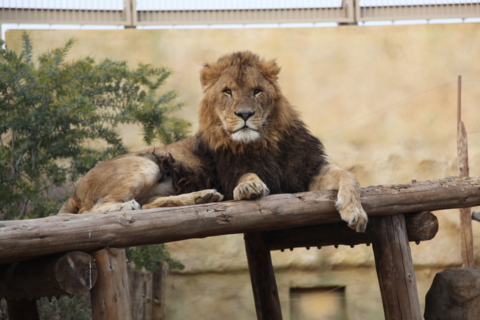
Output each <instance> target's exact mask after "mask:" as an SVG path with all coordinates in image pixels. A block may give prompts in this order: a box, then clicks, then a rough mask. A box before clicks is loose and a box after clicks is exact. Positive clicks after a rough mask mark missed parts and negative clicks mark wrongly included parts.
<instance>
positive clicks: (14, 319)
mask: <svg viewBox="0 0 480 320" xmlns="http://www.w3.org/2000/svg"><path fill="white" fill-rule="evenodd" d="M7 312H8V319H9V320H40V317H39V315H38V307H37V301H36V300H27V299H20V300H7Z"/></svg>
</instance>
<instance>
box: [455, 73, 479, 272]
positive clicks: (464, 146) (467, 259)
mask: <svg viewBox="0 0 480 320" xmlns="http://www.w3.org/2000/svg"><path fill="white" fill-rule="evenodd" d="M457 157H458V175H459V176H460V177H463V178H466V177H468V176H469V175H470V173H469V171H470V170H469V167H468V140H467V130H466V129H465V125H464V124H463V121H462V76H458V102H457ZM460 235H461V252H462V267H463V268H474V267H475V262H474V258H473V231H472V208H461V209H460Z"/></svg>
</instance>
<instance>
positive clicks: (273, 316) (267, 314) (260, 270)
mask: <svg viewBox="0 0 480 320" xmlns="http://www.w3.org/2000/svg"><path fill="white" fill-rule="evenodd" d="M244 238H245V249H246V251H247V259H248V269H249V270H250V279H251V281H252V289H253V297H254V299H255V310H256V311H257V319H258V320H282V310H281V307H280V299H279V298H278V289H277V283H276V281H275V273H274V271H273V265H272V258H271V255H270V247H269V245H268V239H267V234H266V232H250V233H245V236H244Z"/></svg>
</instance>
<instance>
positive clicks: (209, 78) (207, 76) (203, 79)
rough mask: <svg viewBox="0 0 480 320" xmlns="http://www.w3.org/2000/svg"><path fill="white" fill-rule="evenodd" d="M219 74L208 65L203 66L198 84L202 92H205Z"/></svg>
mask: <svg viewBox="0 0 480 320" xmlns="http://www.w3.org/2000/svg"><path fill="white" fill-rule="evenodd" d="M218 77H219V74H218V72H217V70H215V69H214V68H213V67H211V66H210V65H209V64H204V65H203V69H202V70H201V71H200V83H201V84H202V88H203V90H206V89H207V88H208V87H209V86H211V85H212V84H213V83H215V81H217V80H218Z"/></svg>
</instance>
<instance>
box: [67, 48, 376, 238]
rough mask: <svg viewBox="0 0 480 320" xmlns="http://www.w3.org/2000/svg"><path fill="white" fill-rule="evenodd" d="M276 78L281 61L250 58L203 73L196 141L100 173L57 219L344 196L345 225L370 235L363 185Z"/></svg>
mask: <svg viewBox="0 0 480 320" xmlns="http://www.w3.org/2000/svg"><path fill="white" fill-rule="evenodd" d="M279 72H280V68H279V67H278V66H277V64H276V63H275V61H273V60H272V61H265V60H263V59H260V58H259V57H258V56H257V55H255V54H253V53H251V52H248V51H247V52H238V53H234V54H229V55H226V56H223V57H221V58H220V59H218V61H217V62H215V63H212V64H206V65H205V66H204V68H203V69H202V71H201V74H200V81H201V84H202V87H203V91H204V98H203V99H202V101H201V105H200V111H199V125H200V128H199V132H198V133H197V134H196V135H195V136H194V137H191V138H188V139H185V140H181V141H179V142H176V143H173V144H171V145H168V146H165V147H161V148H156V149H155V151H154V150H153V149H149V150H144V151H143V152H142V153H131V154H128V155H125V156H121V157H117V158H115V159H113V160H110V161H107V162H104V163H102V164H100V165H98V166H97V167H95V168H93V169H92V170H91V171H90V172H88V173H87V174H86V175H85V177H84V178H83V179H81V180H80V182H79V183H78V186H77V188H76V190H75V193H74V195H73V196H72V197H71V198H70V199H69V200H67V202H66V203H65V205H64V206H63V208H62V209H61V210H60V212H78V213H85V212H105V211H115V210H121V209H124V210H125V209H126V210H134V209H140V207H141V208H143V209H147V208H154V207H162V206H180V205H192V204H196V203H206V202H214V201H221V200H222V199H223V198H225V199H226V200H232V199H233V200H244V199H247V200H249V199H257V198H259V197H261V196H264V195H268V194H270V193H273V194H277V193H294V192H302V191H308V190H338V198H337V202H336V207H337V209H338V211H339V212H340V216H341V217H342V219H343V220H344V221H346V222H347V224H348V226H349V227H351V228H352V229H355V230H356V231H358V232H364V231H365V228H366V225H367V221H368V218H367V215H366V213H365V211H364V210H363V208H362V206H361V204H360V194H359V183H358V181H357V179H356V178H355V176H354V175H352V174H351V173H348V172H346V171H344V170H342V169H339V168H338V167H336V166H334V165H333V164H330V163H328V161H327V159H326V154H325V151H324V148H323V145H322V143H321V142H320V141H319V140H318V139H317V138H315V137H314V136H312V135H311V133H310V132H309V131H308V129H307V128H306V126H305V124H304V123H303V122H302V121H301V120H300V118H299V115H298V113H297V112H296V111H295V110H294V109H293V107H292V106H291V105H290V104H289V102H288V101H287V99H286V98H285V97H284V96H283V95H282V93H281V90H280V87H279V85H278V83H277V78H278V77H277V76H278V73H279ZM169 154H171V157H170V156H169ZM172 157H173V159H175V160H173V159H172ZM214 188H215V189H214ZM217 190H218V191H217ZM222 194H223V195H222Z"/></svg>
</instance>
